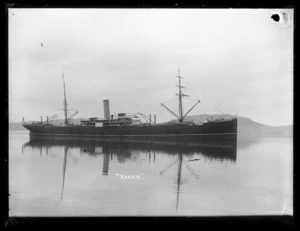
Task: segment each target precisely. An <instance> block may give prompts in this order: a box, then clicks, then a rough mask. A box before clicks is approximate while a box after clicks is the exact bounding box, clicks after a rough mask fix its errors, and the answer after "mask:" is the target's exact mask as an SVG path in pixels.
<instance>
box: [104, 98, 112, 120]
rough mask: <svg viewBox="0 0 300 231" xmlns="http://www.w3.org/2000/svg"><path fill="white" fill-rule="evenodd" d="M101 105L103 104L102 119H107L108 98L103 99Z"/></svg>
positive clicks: (108, 115)
mask: <svg viewBox="0 0 300 231" xmlns="http://www.w3.org/2000/svg"><path fill="white" fill-rule="evenodd" d="M103 106H104V119H107V120H109V119H110V112H109V100H108V99H105V100H103Z"/></svg>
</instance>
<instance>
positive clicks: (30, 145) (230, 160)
mask: <svg viewBox="0 0 300 231" xmlns="http://www.w3.org/2000/svg"><path fill="white" fill-rule="evenodd" d="M59 149H60V150H63V155H64V156H63V164H62V187H61V200H63V198H64V188H65V182H66V181H67V179H66V172H67V168H68V159H69V158H72V159H73V162H74V161H75V162H76V163H78V160H79V159H80V158H81V157H83V156H89V157H90V158H93V157H101V156H102V174H101V175H102V177H107V176H109V175H110V164H114V165H118V164H121V165H125V166H126V165H127V164H128V163H129V162H131V163H132V162H140V161H143V162H146V163H148V164H151V165H156V166H157V167H156V168H155V170H157V171H156V173H157V175H158V176H159V177H164V176H165V175H166V174H168V173H169V172H172V171H171V169H173V170H174V169H176V171H175V170H174V171H175V173H174V171H173V173H172V174H173V176H172V178H171V179H172V180H174V179H176V180H175V181H173V185H174V188H175V191H176V192H175V194H176V196H175V198H176V201H175V203H174V204H175V206H174V207H175V208H176V210H177V209H178V208H179V207H180V205H179V204H180V203H179V201H180V199H179V198H180V193H181V185H182V182H183V181H184V180H183V178H184V171H186V174H187V173H189V175H190V177H192V178H194V180H197V179H199V178H201V173H199V166H196V165H195V164H193V163H196V162H201V161H202V163H203V162H219V163H225V162H226V164H227V165H228V164H229V165H232V164H235V162H236V159H237V145H236V142H232V143H228V142H227V143H226V145H223V144H222V143H214V144H213V145H211V144H201V145H199V144H195V143H174V144H170V143H168V144H166V143H141V142H120V141H115V140H99V139H97V140H91V139H74V138H72V139H66V138H64V139H62V138H59V139H58V138H45V137H31V138H30V140H29V142H27V143H25V144H24V145H23V147H22V152H23V154H25V153H26V152H33V150H35V152H36V151H38V153H39V154H40V156H41V157H44V156H48V153H49V150H52V152H51V155H54V156H58V154H57V153H59V152H57V151H53V150H59ZM43 153H46V155H44V154H43ZM162 156H167V158H164V159H163V161H162V158H158V157H162ZM160 160H161V161H162V162H159V161H160ZM131 166H132V165H128V168H131ZM176 166H177V167H176ZM123 169H124V168H123ZM183 170H184V171H183ZM145 171H146V169H145ZM111 174H113V175H114V176H115V175H116V172H115V171H113V172H112V173H111ZM117 175H121V176H122V173H119V174H117ZM134 177H136V178H134ZM141 177H142V176H141V175H138V176H137V175H136V176H128V175H127V176H126V175H125V174H124V175H123V180H124V179H141ZM125 215H126V214H125Z"/></svg>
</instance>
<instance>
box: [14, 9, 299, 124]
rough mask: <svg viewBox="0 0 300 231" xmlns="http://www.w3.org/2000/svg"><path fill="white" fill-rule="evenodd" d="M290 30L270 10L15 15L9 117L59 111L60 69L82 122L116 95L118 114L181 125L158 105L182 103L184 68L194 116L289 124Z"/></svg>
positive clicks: (23, 12) (113, 107)
mask: <svg viewBox="0 0 300 231" xmlns="http://www.w3.org/2000/svg"><path fill="white" fill-rule="evenodd" d="M286 12H288V13H289V14H290V15H291V16H292V15H293V10H292V9H290V10H287V11H286ZM293 33H294V29H293V22H291V23H290V25H289V26H285V27H284V26H281V24H280V23H275V22H274V21H273V20H272V19H271V18H270V10H264V9H259V10H257V9H249V10H248V9H10V10H9V121H10V122H20V121H21V120H22V117H25V120H40V116H43V118H45V117H46V116H47V115H49V116H50V115H53V114H55V113H61V114H62V111H58V110H57V109H58V108H62V105H63V103H62V102H63V86H62V78H61V76H62V71H64V73H65V80H66V88H67V101H68V104H69V105H70V106H71V107H73V108H75V109H78V110H79V114H78V116H77V118H78V117H85V118H87V117H93V116H96V117H103V103H102V101H103V100H104V99H109V100H110V111H111V113H118V112H142V113H144V114H147V115H148V114H152V115H153V114H156V115H157V121H158V122H161V121H164V120H169V119H174V118H175V117H173V116H172V115H171V114H170V113H169V112H167V111H166V110H165V109H164V108H162V107H160V104H161V103H162V102H165V101H169V100H172V99H175V98H176V96H175V94H176V93H177V91H178V90H177V88H176V87H175V85H176V84H177V81H178V79H177V78H175V76H176V75H177V65H179V66H180V71H181V75H182V76H184V79H183V85H184V86H185V87H186V89H183V90H184V93H186V94H189V95H190V98H192V99H200V100H201V103H200V104H199V105H198V106H196V108H195V109H194V110H193V111H192V112H191V113H190V114H191V115H192V114H202V113H206V114H211V113H219V111H218V110H217V109H216V107H217V108H218V109H219V110H221V111H222V112H224V113H228V114H237V115H240V116H246V117H248V118H250V119H252V120H254V121H257V122H260V123H264V124H267V125H287V124H292V123H293V117H292V115H293ZM41 43H43V46H41ZM193 103H194V102H193V101H191V100H187V101H184V104H185V105H186V106H185V108H184V110H185V111H187V110H188V109H189V107H191V106H192V105H193ZM166 105H167V106H169V107H170V108H171V109H172V110H174V111H175V112H176V113H177V111H178V107H177V102H176V101H174V102H172V103H166Z"/></svg>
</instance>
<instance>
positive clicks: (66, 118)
mask: <svg viewBox="0 0 300 231" xmlns="http://www.w3.org/2000/svg"><path fill="white" fill-rule="evenodd" d="M62 78H63V82H64V112H65V125H68V108H67V96H66V85H65V76H64V72H63V75H62Z"/></svg>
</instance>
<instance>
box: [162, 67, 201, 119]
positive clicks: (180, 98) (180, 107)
mask: <svg viewBox="0 0 300 231" xmlns="http://www.w3.org/2000/svg"><path fill="white" fill-rule="evenodd" d="M176 77H177V78H178V85H176V87H178V90H179V91H178V94H176V95H178V98H179V116H178V115H176V113H174V112H173V111H172V110H171V109H169V108H168V107H167V106H166V105H164V104H163V103H162V104H161V106H163V107H164V108H166V109H167V110H168V111H169V112H170V113H171V114H172V115H174V116H175V117H176V118H177V119H178V121H179V122H180V123H182V122H183V120H184V118H185V117H186V116H187V115H188V114H189V113H190V112H191V111H192V110H193V108H194V107H195V106H196V105H197V104H198V103H200V100H197V102H196V104H195V105H194V106H193V107H192V108H191V109H190V110H188V111H187V112H186V113H185V114H184V115H183V109H182V97H184V96H189V95H186V94H183V93H182V91H181V88H185V87H183V86H181V79H183V77H182V76H180V69H179V67H178V76H176Z"/></svg>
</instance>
